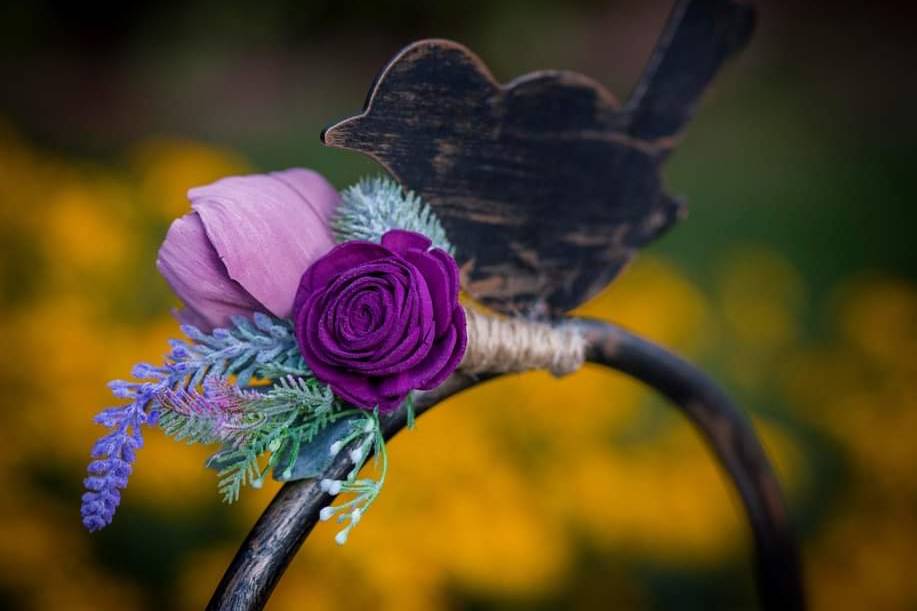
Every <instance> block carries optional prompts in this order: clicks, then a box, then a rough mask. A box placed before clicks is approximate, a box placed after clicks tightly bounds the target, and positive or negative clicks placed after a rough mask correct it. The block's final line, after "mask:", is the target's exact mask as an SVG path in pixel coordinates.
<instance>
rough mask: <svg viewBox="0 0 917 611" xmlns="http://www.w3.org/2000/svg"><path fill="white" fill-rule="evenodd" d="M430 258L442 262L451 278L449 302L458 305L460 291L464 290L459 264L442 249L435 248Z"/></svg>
mask: <svg viewBox="0 0 917 611" xmlns="http://www.w3.org/2000/svg"><path fill="white" fill-rule="evenodd" d="M430 256H431V257H433V258H434V259H436V260H437V261H439V262H440V264H441V265H442V266H443V269H444V270H446V274H447V275H448V277H449V296H448V297H447V300H448V301H449V303H452V304H454V303H458V298H459V291H461V290H462V287H461V282H460V275H461V274H460V272H459V268H458V263H456V262H455V259H453V258H452V255H450V254H449V253H447V252H446V251H445V250H443V249H442V248H434V249H433V250H431V251H430Z"/></svg>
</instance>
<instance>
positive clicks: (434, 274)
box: [404, 250, 455, 335]
mask: <svg viewBox="0 0 917 611" xmlns="http://www.w3.org/2000/svg"><path fill="white" fill-rule="evenodd" d="M404 258H405V259H407V260H408V261H410V262H411V264H413V265H414V267H416V268H417V269H418V270H420V273H421V275H422V276H423V279H424V281H425V282H426V285H427V290H428V291H429V293H430V301H431V304H432V307H433V319H434V321H435V323H436V334H437V335H440V334H442V333H444V332H445V331H446V327H447V325H448V324H449V320H450V315H451V314H452V307H453V304H454V303H455V301H454V300H451V299H450V298H449V297H450V294H451V292H452V289H451V286H450V282H451V278H450V277H449V272H448V271H447V270H446V269H445V268H444V267H443V265H442V263H441V262H440V261H439V260H438V259H436V258H434V257H432V256H430V255H429V254H427V253H426V252H421V251H419V250H410V251H408V252H406V253H405V254H404Z"/></svg>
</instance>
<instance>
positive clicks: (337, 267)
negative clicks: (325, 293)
mask: <svg viewBox="0 0 917 611" xmlns="http://www.w3.org/2000/svg"><path fill="white" fill-rule="evenodd" d="M391 254H392V253H391V251H390V250H388V249H387V248H383V247H382V246H379V245H378V244H374V243H372V242H367V241H364V240H353V241H351V242H344V243H343V244H338V245H337V246H335V247H334V248H332V249H331V250H330V251H329V252H328V253H326V254H325V255H324V256H323V257H321V258H320V259H318V260H317V261H315V262H314V263H313V264H312V265H311V266H310V267H309V269H307V270H306V271H305V273H303V274H302V277H301V279H300V281H299V288H298V289H297V291H296V300H295V303H294V305H293V310H295V311H299V309H300V308H301V307H302V304H303V303H305V300H306V299H307V298H308V297H309V294H310V293H312V292H313V291H316V290H319V289H323V288H325V287H326V286H327V285H328V283H329V282H331V281H333V280H335V279H336V278H337V277H338V276H340V275H341V274H343V273H346V272H353V271H354V269H355V268H356V267H357V266H358V265H360V264H362V263H367V262H369V261H374V260H376V259H384V258H386V257H390V256H391Z"/></svg>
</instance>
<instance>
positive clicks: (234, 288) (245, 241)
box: [156, 169, 339, 339]
mask: <svg viewBox="0 0 917 611" xmlns="http://www.w3.org/2000/svg"><path fill="white" fill-rule="evenodd" d="M188 197H189V199H190V200H191V208H192V209H193V212H191V213H190V214H187V215H185V216H183V217H182V218H180V219H177V220H176V221H175V222H173V223H172V226H171V227H170V228H169V233H168V235H167V236H166V239H165V242H163V245H162V247H161V248H160V250H159V258H158V260H157V262H156V264H157V267H158V268H159V271H160V273H161V274H162V275H163V277H164V278H165V279H166V281H167V282H168V283H169V284H170V285H171V286H172V289H173V290H174V291H175V293H176V294H177V295H178V297H179V298H180V299H181V300H182V301H183V302H184V304H185V306H186V309H185V310H183V311H182V312H181V313H180V318H181V319H182V321H183V322H185V323H188V324H192V325H194V326H197V327H199V328H200V329H202V330H204V331H210V330H212V329H214V328H217V327H223V326H227V325H229V324H230V323H231V319H232V316H234V315H240V314H241V315H245V316H251V313H252V312H255V311H267V312H270V313H272V314H274V315H275V316H278V317H280V318H288V317H289V316H290V314H291V311H292V306H293V299H294V297H295V294H296V287H297V285H298V284H299V279H300V276H301V275H302V272H303V270H304V269H306V268H307V267H309V265H310V264H311V263H312V262H313V261H315V260H316V259H317V258H318V257H320V256H321V255H323V254H324V253H326V252H327V251H328V250H329V249H331V247H332V246H333V245H334V240H333V238H332V235H331V231H330V228H329V218H330V216H331V213H332V212H333V211H334V208H335V207H336V206H337V204H338V201H339V196H338V193H337V191H335V189H334V187H332V185H331V184H330V183H329V182H328V181H327V180H325V179H324V178H322V177H321V176H320V175H319V174H317V173H315V172H313V171H311V170H304V169H292V170H286V171H284V172H273V173H271V174H261V175H252V176H235V177H230V178H224V179H222V180H218V181H217V182H215V183H213V184H211V185H208V186H206V187H198V188H195V189H191V190H190V191H189V192H188ZM192 339H193V337H192Z"/></svg>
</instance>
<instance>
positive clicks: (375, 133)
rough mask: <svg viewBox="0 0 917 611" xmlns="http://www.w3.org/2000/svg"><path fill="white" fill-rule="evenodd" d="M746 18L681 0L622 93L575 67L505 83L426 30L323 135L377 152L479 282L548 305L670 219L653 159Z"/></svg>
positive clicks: (750, 17) (519, 302) (482, 288)
mask: <svg viewBox="0 0 917 611" xmlns="http://www.w3.org/2000/svg"><path fill="white" fill-rule="evenodd" d="M753 23H754V11H753V8H752V7H751V6H750V5H748V4H746V3H744V2H739V1H737V0H687V1H685V2H681V3H679V4H678V5H677V6H676V7H675V9H674V11H673V13H672V15H671V17H670V19H669V22H668V25H667V26H666V29H665V31H664V32H663V34H662V36H661V38H660V40H659V42H658V44H657V47H656V50H655V51H654V53H653V56H652V57H651V59H650V62H649V64H648V66H647V68H646V70H645V73H644V75H643V77H642V79H641V80H640V83H639V84H638V86H637V88H636V90H635V91H634V93H633V95H632V96H631V98H630V100H629V101H628V103H627V104H625V105H623V106H622V105H620V104H619V103H618V102H617V101H616V99H615V98H614V97H613V96H612V95H611V94H610V93H609V92H608V91H607V90H606V89H605V88H604V87H603V86H602V85H601V84H599V83H598V82H596V81H594V80H592V79H590V78H589V77H586V76H583V75H581V74H577V73H574V72H567V71H540V72H533V73H531V74H526V75H524V76H521V77H518V78H516V79H514V80H512V81H510V82H509V83H507V84H505V85H500V84H498V83H497V81H496V80H495V79H494V77H493V76H492V75H491V73H490V71H489V70H488V69H487V67H486V66H485V65H484V63H483V62H482V61H481V60H480V59H479V58H478V57H477V56H476V55H474V54H473V53H472V52H471V51H469V50H468V49H467V48H465V47H463V46H462V45H460V44H458V43H455V42H450V41H447V40H422V41H419V42H416V43H414V44H412V45H410V46H408V47H406V48H405V49H403V50H402V51H401V52H400V53H398V54H397V55H396V56H395V57H394V59H392V60H391V61H390V62H389V63H388V65H387V66H386V67H385V68H384V69H383V70H382V72H381V73H380V74H379V76H378V77H377V78H376V81H375V83H374V84H373V86H372V88H371V90H370V93H369V96H368V98H367V102H366V106H365V109H364V111H363V113H362V114H360V115H357V116H355V117H352V118H349V119H346V120H344V121H341V122H340V123H337V124H336V125H334V126H332V127H330V128H328V129H326V130H325V131H324V133H323V134H322V140H323V142H325V143H326V144H328V145H330V146H335V147H340V148H346V149H353V150H356V151H361V152H363V153H365V154H368V155H370V156H371V157H373V158H374V159H376V160H377V161H378V162H379V163H381V164H382V165H383V166H384V167H385V168H386V169H387V170H388V171H389V172H391V174H392V175H394V176H395V177H396V178H397V179H398V180H399V181H400V183H401V184H402V186H404V187H405V188H406V189H408V190H413V191H415V192H416V193H417V194H419V195H420V196H421V197H422V198H423V199H424V200H425V201H426V202H428V203H429V204H430V205H431V206H432V207H433V209H434V210H435V211H436V213H437V214H438V215H439V217H440V219H441V220H442V222H443V225H444V226H445V228H446V231H447V233H448V235H449V238H450V240H451V241H452V242H453V244H454V245H455V246H456V251H457V252H456V256H457V259H458V261H459V263H460V265H461V266H462V270H463V276H464V281H465V282H464V284H463V286H464V287H465V289H466V290H467V291H469V292H470V293H471V295H472V296H474V297H475V298H477V299H479V300H481V301H482V302H484V303H485V304H487V305H489V306H491V307H493V308H495V309H497V310H499V311H502V312H505V313H511V314H524V315H529V316H533V317H548V316H556V315H559V314H562V313H563V312H565V311H567V310H570V309H572V308H574V307H576V306H577V305H579V304H581V303H582V302H583V301H585V300H586V299H588V298H589V297H591V296H593V295H595V294H596V293H598V292H599V291H600V290H602V288H604V287H605V286H606V285H607V284H608V283H609V282H611V280H613V279H614V277H615V276H616V275H617V274H618V273H619V271H620V270H621V268H622V267H623V266H624V265H625V264H626V263H627V262H628V261H629V260H630V259H631V257H632V256H633V255H634V253H635V252H636V250H637V249H639V248H640V247H642V246H644V245H645V244H647V243H648V242H650V241H651V240H653V239H654V238H656V237H657V236H659V235H660V234H661V233H662V232H663V231H665V230H666V229H667V228H668V227H670V226H671V225H672V224H673V222H674V221H675V220H676V219H677V218H679V216H680V215H681V213H682V210H683V206H682V204H681V203H680V202H679V201H678V200H676V199H673V198H672V197H670V196H669V195H667V194H666V193H665V192H664V191H663V187H662V181H661V178H660V166H661V164H662V162H663V161H664V160H665V158H666V156H667V155H668V153H669V152H670V151H671V150H672V148H673V147H674V145H675V143H676V141H677V137H678V135H679V132H680V131H681V130H682V128H683V127H684V125H685V123H686V122H687V121H688V119H689V118H690V116H691V114H692V112H693V110H694V108H695V106H696V104H697V101H698V99H699V98H700V96H701V94H702V92H703V91H704V89H705V88H706V86H707V84H708V83H709V81H710V80H711V79H712V78H713V76H714V74H715V73H716V71H717V70H718V68H719V67H720V65H721V64H722V63H723V61H724V60H725V59H726V58H728V57H729V56H731V55H732V54H734V53H736V52H737V51H738V50H740V49H741V48H742V47H743V46H744V45H745V44H746V42H747V41H748V39H749V37H750V35H751V31H752V28H753Z"/></svg>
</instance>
